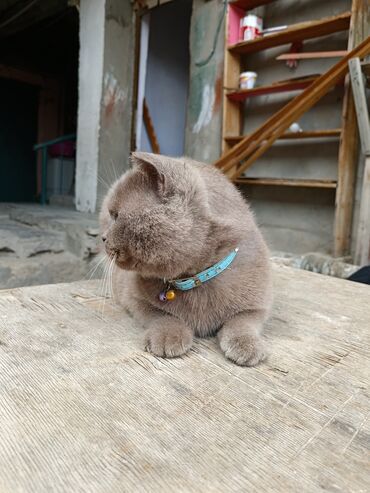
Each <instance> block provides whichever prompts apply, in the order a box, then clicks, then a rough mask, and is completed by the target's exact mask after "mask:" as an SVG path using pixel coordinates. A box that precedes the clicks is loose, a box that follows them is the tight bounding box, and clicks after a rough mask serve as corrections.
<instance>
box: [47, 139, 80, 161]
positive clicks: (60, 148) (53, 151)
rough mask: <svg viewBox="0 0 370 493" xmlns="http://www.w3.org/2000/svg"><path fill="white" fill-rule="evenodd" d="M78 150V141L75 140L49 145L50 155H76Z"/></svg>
mask: <svg viewBox="0 0 370 493" xmlns="http://www.w3.org/2000/svg"><path fill="white" fill-rule="evenodd" d="M75 152H76V143H75V141H74V140H66V141H64V142H58V143H57V144H53V145H52V146H50V147H49V156H50V157H69V158H71V157H74V155H75Z"/></svg>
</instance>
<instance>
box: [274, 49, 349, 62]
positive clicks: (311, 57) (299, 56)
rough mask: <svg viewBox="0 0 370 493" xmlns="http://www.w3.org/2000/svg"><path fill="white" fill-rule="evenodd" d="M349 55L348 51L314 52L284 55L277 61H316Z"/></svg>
mask: <svg viewBox="0 0 370 493" xmlns="http://www.w3.org/2000/svg"><path fill="white" fill-rule="evenodd" d="M347 54H348V51H346V50H338V51H312V52H308V51H307V52H303V53H283V54H282V55H279V56H277V57H276V60H315V59H318V58H342V57H344V56H346V55H347Z"/></svg>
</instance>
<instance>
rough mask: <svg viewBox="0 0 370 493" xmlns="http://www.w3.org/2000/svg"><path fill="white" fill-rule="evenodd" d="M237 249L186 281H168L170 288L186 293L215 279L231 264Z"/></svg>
mask: <svg viewBox="0 0 370 493" xmlns="http://www.w3.org/2000/svg"><path fill="white" fill-rule="evenodd" d="M238 251H239V248H235V250H233V251H232V252H231V253H229V255H227V256H226V257H225V258H223V259H222V260H220V261H219V262H217V264H215V265H213V266H212V267H209V268H208V269H206V270H204V271H202V272H200V273H199V274H196V275H195V276H192V277H189V278H188V279H175V280H173V281H168V282H169V284H170V285H171V286H173V287H174V288H176V289H179V290H180V291H188V290H189V289H193V288H196V287H198V286H200V285H201V284H203V283H205V282H207V281H209V280H211V279H213V278H214V277H217V276H218V275H219V274H221V272H223V271H224V270H225V269H227V268H228V267H229V265H230V264H231V263H232V262H233V260H234V258H235V257H236V254H237V253H238Z"/></svg>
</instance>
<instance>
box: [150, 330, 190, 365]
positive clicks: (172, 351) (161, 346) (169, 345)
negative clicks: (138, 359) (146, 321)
mask: <svg viewBox="0 0 370 493" xmlns="http://www.w3.org/2000/svg"><path fill="white" fill-rule="evenodd" d="M192 343H193V334H192V332H191V330H190V329H188V328H186V327H176V326H175V327H170V328H167V327H163V328H153V329H148V330H147V331H146V333H145V351H148V352H149V353H153V354H155V355H156V356H160V357H161V358H176V356H181V355H182V354H185V353H186V352H187V351H189V349H190V348H191V345H192Z"/></svg>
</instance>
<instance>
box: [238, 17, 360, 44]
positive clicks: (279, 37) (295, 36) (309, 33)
mask: <svg viewBox="0 0 370 493" xmlns="http://www.w3.org/2000/svg"><path fill="white" fill-rule="evenodd" d="M350 18H351V12H344V13H343V14H339V15H336V16H334V17H326V18H324V19H319V20H315V21H308V22H300V23H299V24H294V25H292V26H290V27H288V28H287V29H285V30H284V31H279V32H278V33H276V34H269V35H266V36H263V37H261V38H256V39H253V40H251V41H242V42H240V43H236V44H235V45H233V46H230V48H229V51H230V52H232V53H253V52H256V51H261V50H265V49H267V48H273V47H274V46H280V45H285V44H289V43H293V42H295V41H302V40H305V39H311V38H318V37H320V36H325V35H327V34H331V33H335V32H338V31H345V30H347V29H348V28H349V23H350Z"/></svg>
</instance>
